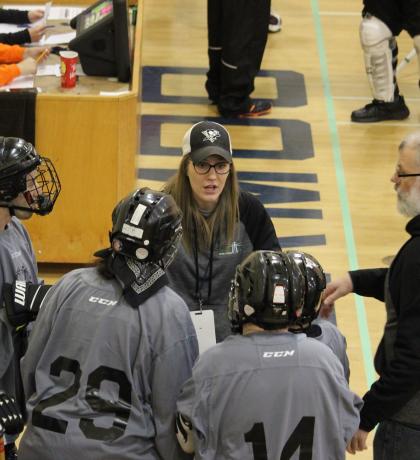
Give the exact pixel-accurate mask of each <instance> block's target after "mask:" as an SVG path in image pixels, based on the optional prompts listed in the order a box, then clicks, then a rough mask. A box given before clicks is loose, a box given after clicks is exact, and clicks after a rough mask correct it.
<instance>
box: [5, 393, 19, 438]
mask: <svg viewBox="0 0 420 460" xmlns="http://www.w3.org/2000/svg"><path fill="white" fill-rule="evenodd" d="M0 425H1V426H2V427H3V428H4V432H5V433H6V434H10V435H14V434H19V433H20V432H21V431H22V430H23V426H24V424H23V418H22V415H21V413H20V411H19V408H18V406H17V404H16V401H15V400H14V398H11V397H10V396H7V395H6V393H0Z"/></svg>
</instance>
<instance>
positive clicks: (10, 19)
mask: <svg viewBox="0 0 420 460" xmlns="http://www.w3.org/2000/svg"><path fill="white" fill-rule="evenodd" d="M28 13H29V11H26V10H13V9H10V8H0V22H4V23H6V24H27V23H28V22H29V17H28Z"/></svg>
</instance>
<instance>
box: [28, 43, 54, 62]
mask: <svg viewBox="0 0 420 460" xmlns="http://www.w3.org/2000/svg"><path fill="white" fill-rule="evenodd" d="M44 52H45V54H44V55H43V56H42V59H41V60H40V62H42V61H43V60H44V59H46V58H47V57H48V55H49V54H50V48H47V47H44V46H34V47H31V48H25V52H24V53H23V58H24V59H25V58H29V57H31V58H34V59H35V60H37V59H39V57H40V56H41V55H42V53H44Z"/></svg>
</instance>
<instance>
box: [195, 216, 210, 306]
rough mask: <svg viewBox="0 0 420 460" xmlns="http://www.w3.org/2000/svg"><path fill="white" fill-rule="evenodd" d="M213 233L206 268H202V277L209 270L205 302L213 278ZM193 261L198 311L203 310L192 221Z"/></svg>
mask: <svg viewBox="0 0 420 460" xmlns="http://www.w3.org/2000/svg"><path fill="white" fill-rule="evenodd" d="M213 236H214V235H212V237H211V244H210V253H209V262H208V264H207V267H206V269H205V270H204V274H203V277H204V276H205V275H206V273H207V272H209V285H208V290H207V302H209V301H210V295H211V283H212V278H213V249H214V238H213ZM194 262H195V297H196V299H197V301H198V305H199V307H200V311H202V310H203V297H202V295H201V285H202V282H201V283H200V267H199V265H198V236H197V225H196V223H195V221H194Z"/></svg>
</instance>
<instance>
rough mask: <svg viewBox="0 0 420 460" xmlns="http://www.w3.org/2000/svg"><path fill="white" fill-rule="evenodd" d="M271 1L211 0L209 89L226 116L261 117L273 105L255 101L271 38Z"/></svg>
mask: <svg viewBox="0 0 420 460" xmlns="http://www.w3.org/2000/svg"><path fill="white" fill-rule="evenodd" d="M270 3H271V2H270V0H260V1H258V2H256V1H255V0H236V1H226V0H207V26H208V55H209V67H210V68H209V71H208V72H207V81H206V84H205V86H206V90H207V93H208V96H209V99H210V100H211V101H212V102H213V103H214V104H216V105H217V108H218V110H219V112H220V114H221V115H222V116H223V117H233V118H235V117H257V116H261V115H265V114H268V113H269V112H270V111H271V103H270V102H266V101H263V100H253V99H251V98H250V94H251V93H252V92H253V91H254V80H255V77H256V75H257V73H258V72H259V70H260V67H261V61H262V58H263V54H264V49H265V45H266V42H267V36H268V27H269V18H270Z"/></svg>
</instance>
